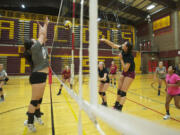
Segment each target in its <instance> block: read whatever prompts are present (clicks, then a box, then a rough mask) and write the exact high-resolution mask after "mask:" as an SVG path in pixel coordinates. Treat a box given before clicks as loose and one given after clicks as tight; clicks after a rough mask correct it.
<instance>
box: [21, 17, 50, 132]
mask: <svg viewBox="0 0 180 135" xmlns="http://www.w3.org/2000/svg"><path fill="white" fill-rule="evenodd" d="M48 23H49V20H48V18H47V17H46V20H45V22H44V26H43V27H42V26H41V25H40V24H39V37H38V40H35V39H31V40H26V41H25V43H24V47H25V52H24V57H25V58H26V60H27V61H28V62H29V64H30V65H31V69H32V73H31V75H30V78H29V81H30V84H31V86H32V97H31V101H30V105H29V108H28V112H27V115H28V120H27V121H25V122H24V124H25V125H26V126H27V127H28V129H29V130H30V131H32V132H35V131H36V128H35V126H34V118H35V119H36V120H37V122H38V123H39V124H41V125H43V121H42V120H41V112H40V104H41V103H42V98H43V95H44V90H45V86H46V79H47V74H48V67H49V60H48V51H47V48H46V47H45V42H46V40H47V27H48Z"/></svg>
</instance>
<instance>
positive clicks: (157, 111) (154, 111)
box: [108, 90, 180, 122]
mask: <svg viewBox="0 0 180 135" xmlns="http://www.w3.org/2000/svg"><path fill="white" fill-rule="evenodd" d="M108 92H110V93H112V94H114V95H116V93H114V92H112V91H109V90H108ZM127 100H129V101H131V102H133V103H135V104H137V105H140V106H143V107H145V108H147V109H149V110H151V111H153V112H155V113H158V114H160V115H162V116H164V114H163V113H161V112H159V111H157V110H155V109H152V108H150V107H147V106H145V105H143V104H141V103H138V102H136V101H133V100H131V99H129V98H127ZM170 119H172V120H174V121H176V122H180V120H177V119H175V118H172V117H171V118H170Z"/></svg>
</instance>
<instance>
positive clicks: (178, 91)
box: [164, 66, 180, 120]
mask: <svg viewBox="0 0 180 135" xmlns="http://www.w3.org/2000/svg"><path fill="white" fill-rule="evenodd" d="M175 72H176V68H175V66H169V68H168V74H167V75H166V85H167V96H166V104H165V107H166V115H165V116H164V119H165V120H166V119H169V118H170V113H169V104H170V102H171V100H172V99H173V98H174V104H175V106H176V107H177V108H178V109H180V77H179V76H178V75H177V74H175Z"/></svg>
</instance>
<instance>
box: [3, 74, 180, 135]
mask: <svg viewBox="0 0 180 135" xmlns="http://www.w3.org/2000/svg"><path fill="white" fill-rule="evenodd" d="M77 82H78V81H77V80H75V86H74V89H75V91H76V92H77V91H78V86H77V85H78V83H77ZM59 85H60V84H59V82H58V81H57V79H56V78H54V79H53V85H52V94H53V107H54V123H55V132H56V135H77V134H78V127H77V124H78V105H77V104H76V102H75V101H74V100H72V99H71V98H70V96H69V95H68V94H67V93H66V92H65V90H63V91H62V94H61V95H60V96H56V94H57V91H58V88H59ZM156 88H157V83H153V79H152V75H137V76H136V79H135V81H134V82H133V84H132V86H131V87H130V90H129V92H128V94H127V101H126V103H125V106H124V108H123V112H127V113H130V114H133V115H136V116H139V117H142V118H145V119H147V120H150V121H153V122H155V123H158V124H161V125H164V126H167V127H171V128H176V129H178V130H180V110H178V109H176V108H175V106H174V101H172V102H171V108H170V113H171V119H169V120H163V116H164V114H165V108H164V102H165V92H164V85H163V88H162V92H161V96H157V89H156ZM3 89H4V93H5V102H3V103H0V135H31V134H32V135H51V132H52V131H51V115H50V114H51V110H50V96H49V95H50V94H49V85H48V84H47V86H46V90H45V94H44V99H43V104H42V106H41V110H42V111H43V112H44V116H43V117H42V119H43V121H44V122H45V125H43V126H40V125H38V124H35V125H36V127H37V132H36V133H30V132H29V131H28V130H27V128H25V127H24V126H23V123H24V120H25V119H27V116H26V115H25V113H26V111H27V107H28V104H29V101H30V97H31V86H30V85H29V82H28V76H16V77H14V76H11V77H10V80H9V82H8V84H7V85H5V86H4V87H3ZM83 98H84V99H86V100H89V88H88V78H87V77H86V78H85V79H84V85H83ZM115 98H116V88H113V87H109V89H108V92H107V100H108V105H109V107H111V106H113V104H114V101H115ZM99 103H101V99H100V98H99ZM98 121H99V123H100V125H101V128H102V129H103V131H104V132H105V133H106V134H107V135H117V134H118V133H117V132H116V131H114V130H113V129H111V128H110V127H109V126H108V125H107V124H105V123H103V122H102V121H100V120H98ZM82 123H83V134H85V135H98V134H99V133H98V131H97V130H96V128H95V127H94V125H93V124H92V122H91V121H90V120H89V118H88V116H87V115H86V114H85V113H84V112H83V114H82Z"/></svg>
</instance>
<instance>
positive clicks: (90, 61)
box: [50, 0, 179, 135]
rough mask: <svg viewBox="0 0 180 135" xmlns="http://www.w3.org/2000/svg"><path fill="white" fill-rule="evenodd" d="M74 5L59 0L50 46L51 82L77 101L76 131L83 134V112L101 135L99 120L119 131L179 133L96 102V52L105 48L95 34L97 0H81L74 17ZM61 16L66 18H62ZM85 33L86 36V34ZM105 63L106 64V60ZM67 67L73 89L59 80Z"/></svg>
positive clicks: (156, 134)
mask: <svg viewBox="0 0 180 135" xmlns="http://www.w3.org/2000/svg"><path fill="white" fill-rule="evenodd" d="M78 2H79V1H78ZM84 3H85V4H84ZM76 4H77V3H76V1H75V0H73V1H71V2H70V3H68V2H67V1H66V0H64V1H63V0H61V3H60V8H59V14H58V18H57V23H56V24H55V31H54V35H52V36H53V45H52V48H51V54H50V59H51V68H52V73H53V81H52V85H56V84H57V87H58V86H59V85H60V84H62V85H63V87H64V89H63V90H66V93H68V95H69V96H70V97H71V98H72V99H73V100H74V101H75V102H76V104H78V112H77V113H78V134H79V135H81V134H84V132H83V123H82V119H83V118H82V112H85V113H86V115H87V116H88V117H89V119H90V120H91V121H92V123H93V124H94V126H95V128H96V129H97V131H98V132H99V133H100V134H101V135H105V134H106V132H105V131H104V130H102V128H101V124H100V122H99V121H103V122H104V123H106V124H107V125H109V126H110V127H112V128H113V129H114V130H116V131H117V132H119V133H121V134H128V135H141V134H142V135H144V134H145V135H152V134H153V135H160V134H163V135H169V134H173V135H178V134H179V132H178V131H176V130H174V129H169V128H167V127H163V126H161V125H159V124H156V123H153V122H150V121H147V120H144V119H142V118H139V117H136V116H133V115H130V114H127V113H123V112H118V111H116V110H113V109H112V108H110V107H104V106H102V105H100V104H99V101H100V100H99V98H98V95H97V94H98V72H97V69H98V61H104V59H103V58H104V57H102V58H99V59H98V55H99V53H102V52H103V51H104V49H103V48H101V49H100V50H99V46H98V44H99V43H98V37H100V38H103V35H100V36H99V35H98V21H97V20H98V1H97V0H90V1H88V2H87V1H85V2H84V0H81V1H80V2H79V3H78V8H80V16H79V18H77V17H76V18H74V17H75V9H76V8H75V5H76ZM85 6H88V7H89V23H87V24H89V25H88V26H86V25H84V22H85V20H84V16H85V15H84V13H85V10H84V7H85ZM71 9H73V10H72V12H70V13H71V14H72V18H66V15H67V14H68V13H69V12H68V10H71ZM86 12H87V11H86ZM62 18H66V19H65V20H63V19H62ZM75 19H78V20H79V21H76V20H75ZM78 23H79V24H78ZM86 29H89V32H88V31H85V30H86ZM86 32H87V33H86ZM86 35H88V36H87V37H85V36H86ZM104 38H107V37H104ZM86 40H87V41H86ZM108 49H110V48H108ZM111 53H112V52H111ZM111 60H112V58H111ZM105 62H106V61H105ZM106 64H109V62H107V63H106ZM67 66H68V67H69V68H71V83H72V84H73V87H72V88H70V85H69V84H68V83H65V82H63V81H62V78H63V77H62V72H63V70H64V69H65V67H67ZM85 91H86V93H85ZM87 91H88V92H87ZM87 93H88V94H87ZM55 119H56V118H55Z"/></svg>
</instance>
